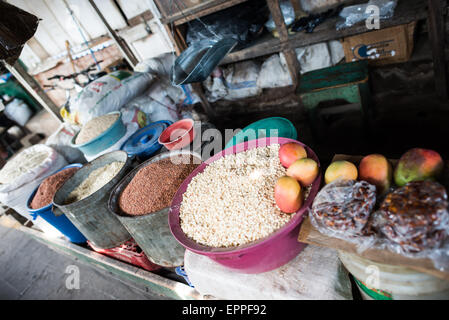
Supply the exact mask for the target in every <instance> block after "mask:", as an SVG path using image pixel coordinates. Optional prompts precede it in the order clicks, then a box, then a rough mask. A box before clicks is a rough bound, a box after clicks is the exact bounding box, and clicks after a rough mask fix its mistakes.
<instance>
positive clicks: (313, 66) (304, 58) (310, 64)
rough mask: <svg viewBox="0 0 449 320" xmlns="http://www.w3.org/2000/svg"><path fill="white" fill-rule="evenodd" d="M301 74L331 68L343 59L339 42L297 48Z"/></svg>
mask: <svg viewBox="0 0 449 320" xmlns="http://www.w3.org/2000/svg"><path fill="white" fill-rule="evenodd" d="M295 51H296V56H297V58H298V61H299V64H300V68H301V70H300V71H301V74H304V73H307V72H310V71H314V70H319V69H324V68H328V67H332V66H334V65H336V64H337V63H339V62H340V61H341V60H342V59H343V58H344V56H345V55H344V51H343V46H342V44H341V43H340V42H339V41H330V42H329V43H327V42H321V43H317V44H313V45H311V46H307V47H302V48H297V49H296V50H295Z"/></svg>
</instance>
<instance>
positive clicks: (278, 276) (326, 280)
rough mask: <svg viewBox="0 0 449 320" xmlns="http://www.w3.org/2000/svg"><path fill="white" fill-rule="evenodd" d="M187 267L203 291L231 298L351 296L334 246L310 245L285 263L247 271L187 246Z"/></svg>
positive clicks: (343, 297)
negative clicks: (193, 250)
mask: <svg viewBox="0 0 449 320" xmlns="http://www.w3.org/2000/svg"><path fill="white" fill-rule="evenodd" d="M184 269H185V272H186V274H187V277H188V279H189V281H190V282H191V283H192V285H193V286H194V287H195V289H196V290H197V291H198V292H199V293H200V294H202V295H203V296H205V295H212V296H214V297H215V298H218V299H232V300H289V299H295V300H352V292H351V282H350V280H349V277H348V273H347V271H346V270H345V269H344V268H343V266H342V264H341V262H340V260H339V259H338V256H337V252H336V251H335V250H333V249H329V248H324V247H317V246H312V245H309V246H307V247H306V248H305V249H304V250H303V251H302V252H301V253H300V254H299V255H298V256H297V257H296V258H295V259H293V260H292V261H290V262H289V263H287V264H285V265H284V266H282V267H280V268H278V269H275V270H272V271H268V272H264V273H261V274H244V273H239V272H235V271H234V270H232V269H229V268H226V267H224V266H222V265H220V264H218V263H216V262H215V261H213V260H211V259H209V258H208V257H206V256H203V255H198V254H195V253H193V252H190V251H189V250H186V253H185V257H184Z"/></svg>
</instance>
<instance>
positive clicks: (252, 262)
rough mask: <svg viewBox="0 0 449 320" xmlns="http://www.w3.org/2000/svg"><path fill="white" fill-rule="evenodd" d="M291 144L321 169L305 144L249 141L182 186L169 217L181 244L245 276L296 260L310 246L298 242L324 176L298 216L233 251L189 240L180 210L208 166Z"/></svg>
mask: <svg viewBox="0 0 449 320" xmlns="http://www.w3.org/2000/svg"><path fill="white" fill-rule="evenodd" d="M289 142H295V143H299V144H300V145H302V146H304V147H305V148H306V151H307V155H308V157H309V158H311V159H313V160H315V161H316V162H317V163H318V165H319V159H318V157H317V156H316V154H315V153H314V152H313V150H312V149H310V148H309V147H307V146H306V145H304V144H303V143H301V142H298V141H296V140H292V139H287V138H263V139H258V140H251V141H247V142H244V143H241V144H238V145H236V146H233V147H230V148H227V149H225V150H223V151H222V152H220V153H218V154H216V155H215V156H213V157H212V158H210V159H208V160H207V161H205V162H204V163H202V164H201V165H200V166H199V167H197V168H196V169H195V170H194V171H193V172H192V173H191V174H190V175H189V176H188V177H187V179H186V180H184V182H183V183H182V184H181V186H180V187H179V189H178V191H177V192H176V194H175V196H174V198H173V201H172V205H171V208H170V212H169V215H168V223H169V225H170V230H171V232H172V234H173V236H174V237H175V238H176V240H178V242H179V243H180V244H181V245H182V246H184V247H185V248H186V249H187V250H190V251H192V252H194V253H197V254H202V255H205V256H208V257H209V258H211V259H212V260H214V261H216V262H217V263H219V264H222V265H224V266H226V267H228V268H231V269H234V270H236V271H238V272H242V273H262V272H267V271H270V270H274V269H277V268H279V267H280V266H282V265H284V264H286V263H287V262H289V261H290V260H292V259H294V258H295V257H296V256H297V255H298V254H299V253H300V252H301V251H302V250H303V249H304V247H305V246H306V245H305V244H304V243H300V242H298V240H297V238H298V234H299V229H300V227H301V223H302V220H303V215H304V214H305V213H306V212H307V211H308V209H309V208H310V206H311V205H312V202H313V200H314V199H315V196H316V195H317V193H318V190H319V188H320V184H321V176H322V173H321V172H320V174H319V175H318V177H317V178H316V179H315V181H314V182H313V184H312V189H311V191H310V194H309V196H308V197H307V199H306V201H305V203H304V205H303V207H302V208H301V209H300V210H299V211H298V212H297V213H296V215H295V216H294V217H293V218H292V219H291V220H290V221H289V222H288V223H287V224H286V225H285V226H283V227H282V228H281V229H279V230H278V231H276V232H274V233H272V234H271V235H269V236H268V237H265V238H263V239H260V240H258V241H254V242H251V243H249V244H246V245H242V246H237V247H232V248H214V247H208V246H204V245H201V244H199V243H197V242H195V241H194V240H192V239H190V238H188V237H187V236H186V235H185V233H184V232H183V231H182V229H181V225H180V221H179V209H180V207H181V202H182V197H183V194H184V192H185V191H186V190H187V186H188V185H189V183H190V181H191V180H192V179H193V177H195V176H196V175H197V174H199V173H201V172H203V171H204V169H205V168H206V166H207V165H209V164H210V163H212V162H214V161H216V160H218V159H220V158H222V157H224V156H226V155H228V154H235V153H239V152H243V151H246V150H249V149H252V148H256V147H265V146H268V145H270V144H274V143H279V144H281V145H283V144H285V143H289Z"/></svg>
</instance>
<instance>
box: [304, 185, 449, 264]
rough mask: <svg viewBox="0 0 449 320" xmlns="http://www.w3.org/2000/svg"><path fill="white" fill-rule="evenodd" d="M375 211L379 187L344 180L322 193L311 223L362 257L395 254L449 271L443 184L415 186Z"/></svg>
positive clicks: (448, 218) (448, 216)
mask: <svg viewBox="0 0 449 320" xmlns="http://www.w3.org/2000/svg"><path fill="white" fill-rule="evenodd" d="M375 206H376V187H375V186H373V185H371V184H369V183H367V182H365V181H355V180H338V181H334V182H332V183H330V184H328V185H326V186H325V187H324V188H323V189H322V190H321V191H320V192H319V193H318V195H317V196H316V198H315V200H314V202H313V205H312V208H311V210H310V221H311V223H312V225H313V226H314V227H315V228H316V229H317V230H318V231H319V232H321V233H322V234H325V235H328V236H330V237H335V238H339V239H343V240H345V241H348V242H352V243H355V244H356V245H357V249H358V252H359V253H361V252H363V251H364V250H366V249H368V248H371V249H379V250H389V251H391V252H394V253H397V254H400V255H403V256H406V257H410V258H419V259H420V258H428V259H431V260H432V261H433V263H434V265H435V267H436V268H437V269H440V270H449V211H448V206H449V202H448V197H447V193H446V189H445V188H444V187H443V186H442V185H441V184H439V183H438V182H434V181H414V182H409V183H408V184H406V185H405V186H404V187H401V188H397V189H396V190H394V191H393V192H391V193H389V194H388V195H386V197H385V198H384V199H383V200H382V201H381V202H380V203H378V204H377V206H379V208H378V209H376V207H375Z"/></svg>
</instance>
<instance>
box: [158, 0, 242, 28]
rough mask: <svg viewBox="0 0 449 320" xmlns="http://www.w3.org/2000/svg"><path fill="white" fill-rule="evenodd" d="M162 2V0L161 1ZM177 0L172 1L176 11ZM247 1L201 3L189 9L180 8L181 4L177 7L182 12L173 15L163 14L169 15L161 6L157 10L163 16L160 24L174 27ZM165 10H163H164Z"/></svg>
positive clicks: (232, 0)
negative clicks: (169, 24)
mask: <svg viewBox="0 0 449 320" xmlns="http://www.w3.org/2000/svg"><path fill="white" fill-rule="evenodd" d="M162 1H163V0H162ZM176 1H177V0H173V6H174V8H176V10H178V7H176V3H177V2H176ZM246 1H248V0H210V1H203V2H201V3H199V4H197V5H196V6H193V7H190V8H182V7H181V6H182V3H181V4H179V3H178V6H179V7H180V8H181V9H182V12H176V13H174V14H170V15H168V14H164V13H169V12H167V10H166V9H167V8H164V6H163V5H158V7H159V10H160V11H161V13H163V14H164V17H163V18H162V19H161V22H162V23H164V24H167V23H173V24H174V25H176V26H178V25H181V24H183V23H186V22H188V21H191V20H194V19H196V18H200V17H204V16H207V15H209V14H212V13H215V12H218V11H221V10H224V9H227V8H229V7H232V6H235V5H237V4H240V3H243V2H246ZM155 2H156V4H158V2H159V1H155ZM164 9H165V10H164Z"/></svg>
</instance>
